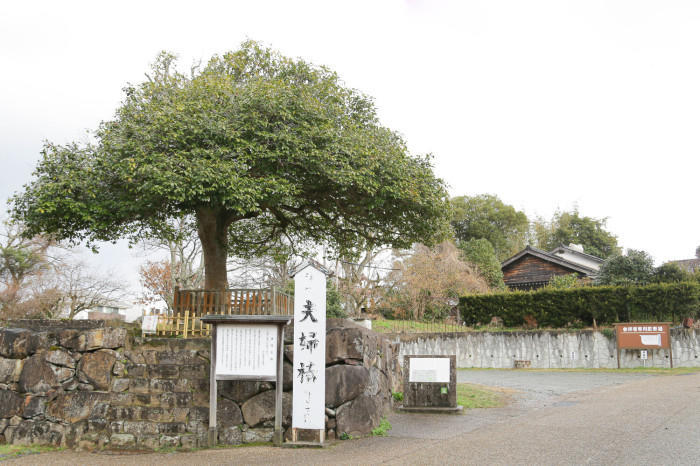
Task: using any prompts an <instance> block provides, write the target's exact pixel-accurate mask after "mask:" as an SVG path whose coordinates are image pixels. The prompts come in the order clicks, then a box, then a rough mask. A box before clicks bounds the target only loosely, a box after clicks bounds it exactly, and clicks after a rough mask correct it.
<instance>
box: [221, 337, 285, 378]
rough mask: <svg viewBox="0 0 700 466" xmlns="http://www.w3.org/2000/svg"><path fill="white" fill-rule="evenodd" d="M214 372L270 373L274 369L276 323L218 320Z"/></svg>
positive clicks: (239, 374) (228, 374) (245, 374)
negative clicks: (238, 322)
mask: <svg viewBox="0 0 700 466" xmlns="http://www.w3.org/2000/svg"><path fill="white" fill-rule="evenodd" d="M216 345H217V351H216V376H217V377H219V376H253V377H270V378H272V379H273V380H274V377H275V376H276V373H277V364H276V363H277V357H276V354H275V352H276V351H277V326H276V325H264V324H255V325H252V324H220V325H219V326H218V327H217V329H216Z"/></svg>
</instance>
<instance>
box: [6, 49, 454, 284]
mask: <svg viewBox="0 0 700 466" xmlns="http://www.w3.org/2000/svg"><path fill="white" fill-rule="evenodd" d="M13 204H14V205H13V214H14V216H15V217H16V218H19V219H21V220H22V221H24V222H25V224H26V225H27V228H28V232H29V233H30V234H36V233H40V232H49V233H51V234H53V235H54V236H56V237H57V238H59V239H68V240H71V241H73V242H77V241H83V240H87V242H88V243H89V244H94V243H95V242H96V241H105V240H107V241H113V240H116V239H118V238H122V237H128V238H130V239H131V240H132V241H138V240H140V239H143V238H144V237H149V236H151V237H152V236H156V237H167V236H168V235H169V234H171V233H172V232H171V231H170V228H169V223H168V220H169V219H172V218H179V217H181V216H182V215H186V214H194V217H195V219H196V223H197V231H198V235H199V238H200V240H201V244H202V251H203V255H204V264H205V284H204V286H205V287H206V288H207V289H223V288H225V287H226V286H227V272H226V260H227V257H228V256H229V255H230V254H235V255H239V256H246V255H253V254H262V253H263V252H264V251H265V248H266V247H267V246H269V245H271V244H275V243H276V242H278V241H281V238H283V237H284V241H286V242H287V244H292V245H293V244H296V243H298V242H299V241H300V240H306V241H314V242H317V243H319V244H329V245H332V246H333V247H334V248H335V249H336V251H337V252H338V253H342V252H343V251H344V250H346V249H350V248H353V247H355V246H356V245H357V244H361V243H362V242H363V239H364V238H366V237H371V238H373V240H375V241H379V242H380V243H383V244H387V245H391V246H395V247H409V246H410V245H411V244H412V243H414V242H415V241H418V240H420V241H423V242H428V243H430V242H432V241H434V240H436V239H438V238H439V237H441V236H443V235H444V232H445V231H446V228H445V226H446V224H447V220H446V219H445V216H446V212H447V195H446V190H445V187H444V184H443V182H442V181H441V180H439V179H437V178H436V177H435V175H434V174H433V171H432V167H431V163H430V161H429V159H428V158H427V157H416V156H411V155H409V154H408V152H407V149H406V145H405V143H404V141H403V140H402V139H401V138H400V137H399V136H398V135H397V134H396V133H395V132H393V131H391V130H389V129H387V128H385V127H383V126H381V125H380V124H379V122H378V119H377V116H376V112H375V107H374V104H373V102H372V99H371V98H369V97H367V96H366V95H364V94H362V93H360V92H358V91H356V90H353V89H349V88H347V87H345V86H344V85H343V83H342V82H341V80H340V79H339V78H338V76H337V75H336V74H335V73H333V72H332V71H330V70H328V69H326V68H323V67H317V66H314V65H312V64H309V63H307V62H305V61H302V60H299V59H290V58H286V57H284V56H281V55H279V54H278V53H276V52H275V51H273V50H270V49H268V48H265V47H263V46H261V45H260V44H258V43H256V42H252V41H248V42H245V43H243V44H242V46H241V48H240V49H239V50H236V51H233V52H229V53H226V54H224V55H222V56H214V57H212V58H211V59H210V60H209V62H208V63H207V64H206V66H203V67H202V68H201V69H198V68H193V69H192V70H191V72H190V73H188V74H183V73H181V72H179V71H177V69H176V66H175V58H174V57H173V56H172V55H169V54H165V53H164V54H161V55H160V56H159V57H158V59H157V60H156V61H155V63H154V65H153V68H152V71H151V72H150V73H149V74H148V79H147V80H146V81H145V82H143V83H141V84H138V85H129V86H127V87H126V88H125V97H124V100H123V102H122V104H121V106H120V107H119V108H118V109H117V111H116V115H115V118H114V119H113V120H112V121H107V122H104V123H102V124H101V125H100V127H99V129H98V130H97V131H96V132H95V134H94V142H93V143H89V144H83V145H79V144H75V143H73V144H68V145H65V146H59V145H55V144H51V143H47V144H46V145H45V147H44V149H43V152H42V159H41V161H40V162H39V165H38V167H37V169H36V172H35V174H34V178H33V180H32V181H31V182H30V183H29V184H28V185H26V186H25V189H24V191H23V192H22V193H20V194H18V195H16V196H15V197H14V199H13Z"/></svg>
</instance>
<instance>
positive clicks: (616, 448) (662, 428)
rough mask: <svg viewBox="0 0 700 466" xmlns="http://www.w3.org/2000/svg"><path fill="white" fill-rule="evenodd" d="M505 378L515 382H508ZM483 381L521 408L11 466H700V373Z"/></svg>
mask: <svg viewBox="0 0 700 466" xmlns="http://www.w3.org/2000/svg"><path fill="white" fill-rule="evenodd" d="M480 372H484V373H487V372H488V373H491V374H489V375H483V374H481V373H480ZM498 372H506V373H508V374H507V375H504V377H502V378H500V379H499V378H498V377H497V375H498ZM477 373H479V377H486V378H488V377H496V380H497V381H498V380H501V381H502V383H501V385H503V386H506V387H509V386H510V388H513V387H512V385H513V384H516V385H517V384H518V383H520V384H521V387H520V389H519V391H517V392H513V397H514V398H513V399H514V403H513V404H512V405H510V406H508V407H506V408H497V409H489V410H472V411H469V412H467V414H465V415H462V416H437V415H432V416H424V415H411V414H401V415H398V414H393V415H391V417H390V420H391V422H392V424H393V425H394V429H393V430H392V431H391V435H390V436H389V437H385V438H378V437H375V438H366V439H358V440H349V441H344V442H338V443H337V444H335V445H334V446H332V447H330V448H326V449H322V450H311V449H297V450H289V449H277V448H272V447H244V448H232V449H215V450H202V451H198V452H192V453H172V454H138V455H124V454H120V455H106V454H95V453H76V452H70V451H66V452H57V453H48V454H42V455H33V456H27V457H24V458H19V459H17V460H12V461H8V462H7V463H8V464H15V463H16V464H50V465H52V466H53V465H55V466H58V465H72V466H76V465H81V464H91V465H92V464H95V465H101V464H190V465H195V464H378V463H387V464H652V463H653V464H697V463H698V458H700V442H698V439H700V373H692V374H686V375H675V376H636V375H635V374H611V376H610V377H609V378H608V379H606V378H605V377H600V378H599V377H598V376H606V375H607V374H600V373H557V372H543V373H542V374H555V375H554V376H552V378H549V379H546V380H547V383H546V384H545V386H547V387H549V388H547V389H545V394H544V395H542V390H541V387H539V386H534V387H533V386H532V385H531V384H529V383H526V382H523V381H526V380H528V379H527V377H539V373H534V372H532V371H523V372H521V371H478V372H477V371H465V372H460V378H462V377H466V378H468V379H470V381H475V378H476V377H477V376H476V375H475V374H477ZM518 374H525V375H522V376H521V375H518ZM561 374H569V375H571V374H575V376H576V377H579V376H583V377H584V379H581V381H580V384H579V386H583V389H578V387H577V386H576V385H569V382H568V381H570V379H568V378H566V377H564V378H561V379H557V377H560V376H561ZM586 375H588V376H589V378H588V379H585V376H586ZM624 376H630V377H627V378H625V377H624ZM517 377H523V378H522V379H519V380H520V381H518V379H517ZM544 377H545V378H546V377H547V376H546V375H545V376H544ZM511 378H512V382H508V380H511ZM557 380H558V382H557ZM596 380H598V382H596ZM547 384H548V385H547ZM492 385H496V384H492ZM552 387H553V388H552ZM557 387H559V388H557ZM567 387H569V388H567ZM538 390H540V391H539V392H538ZM533 393H534V395H533ZM538 393H539V394H538Z"/></svg>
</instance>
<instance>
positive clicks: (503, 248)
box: [451, 194, 529, 261]
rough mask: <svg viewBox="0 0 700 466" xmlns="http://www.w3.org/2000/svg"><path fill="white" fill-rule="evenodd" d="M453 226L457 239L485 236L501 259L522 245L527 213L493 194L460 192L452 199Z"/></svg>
mask: <svg viewBox="0 0 700 466" xmlns="http://www.w3.org/2000/svg"><path fill="white" fill-rule="evenodd" d="M451 205H452V212H453V213H452V228H453V229H454V232H455V237H456V238H457V240H459V241H470V240H473V239H481V238H484V239H486V240H488V241H489V242H490V243H491V244H492V245H493V248H494V250H495V251H496V257H497V258H498V260H499V261H503V260H505V259H507V258H508V257H510V256H512V255H513V254H515V253H517V252H518V251H520V250H521V249H523V248H524V247H525V244H526V241H527V234H528V229H529V223H528V219H527V216H526V215H525V214H524V213H523V212H520V211H518V210H515V208H514V207H513V206H510V205H507V204H504V203H503V202H502V201H501V200H500V199H499V198H498V197H497V196H494V195H493V194H480V195H478V196H460V197H455V198H453V199H452V200H451Z"/></svg>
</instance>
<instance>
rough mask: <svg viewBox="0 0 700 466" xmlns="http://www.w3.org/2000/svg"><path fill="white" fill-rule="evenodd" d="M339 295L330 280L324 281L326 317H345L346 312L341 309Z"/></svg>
mask: <svg viewBox="0 0 700 466" xmlns="http://www.w3.org/2000/svg"><path fill="white" fill-rule="evenodd" d="M341 299H342V297H341V295H340V293H339V292H338V287H337V286H335V282H334V281H333V280H331V279H328V280H326V317H347V316H348V315H347V312H345V309H343V305H342V303H341Z"/></svg>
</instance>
